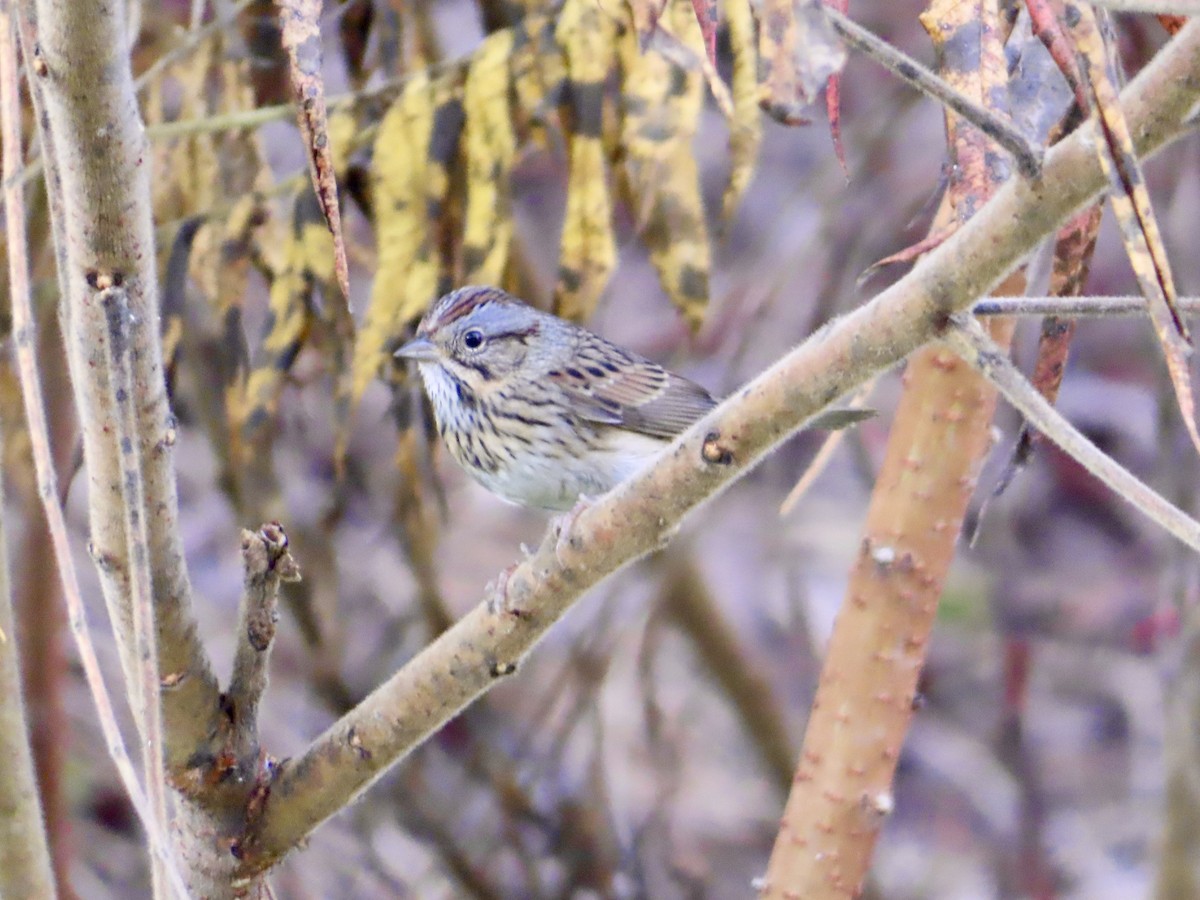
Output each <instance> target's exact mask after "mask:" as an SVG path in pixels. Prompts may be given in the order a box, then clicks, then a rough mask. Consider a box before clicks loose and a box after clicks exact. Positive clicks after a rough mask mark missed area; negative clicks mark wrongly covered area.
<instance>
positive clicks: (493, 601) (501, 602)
mask: <svg viewBox="0 0 1200 900" xmlns="http://www.w3.org/2000/svg"><path fill="white" fill-rule="evenodd" d="M519 565H520V563H513V564H512V565H511V566H508V567H507V568H505V569H504V570H503V571H502V572H501V573H500V574H499V575H497V576H496V580H495V581H493V582H490V583H489V584H488V586H487V590H488V592H489V593H488V599H487V610H488V612H489V613H490V614H491V615H493V616H502V615H510V616H519V615H521V610H519V609H517V608H516V607H514V606H513V604H512V602H511V600H510V598H509V596H508V579H509V578H511V577H512V574H513V572H515V571H517V566H519Z"/></svg>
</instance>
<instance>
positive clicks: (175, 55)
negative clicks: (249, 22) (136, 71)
mask: <svg viewBox="0 0 1200 900" xmlns="http://www.w3.org/2000/svg"><path fill="white" fill-rule="evenodd" d="M254 2H256V0H237V2H236V3H234V4H233V5H231V6H227V5H225V4H221V6H220V9H221V11H222V13H223V14H222V15H219V16H217V17H216V18H214V19H213V20H212V21H211V22H209V23H208V24H207V25H205V26H204V27H202V28H195V27H193V28H192V29H190V30H189V31H188V32H187V39H186V40H184V41H181V42H180V43H179V44H178V45H177V46H176V47H174V48H172V49H170V50H168V51H167V52H166V53H164V54H163V55H162V56H160V57H159V58H158V59H156V60H155V61H154V62H153V63H151V64H150V66H149V67H148V68H147V69H146V71H145V72H143V73H142V74H141V75H139V76H138V77H137V78H135V79H134V80H133V89H134V90H135V91H137V92H138V93H139V94H140V93H141V92H142V89H143V88H145V87H146V85H148V84H150V82H151V81H153V80H154V79H155V78H156V77H157V76H158V75H159V73H161V72H162V71H163V70H164V69H166V67H167V66H169V65H172V64H173V63H177V62H179V61H180V60H182V59H185V58H186V57H188V56H190V55H191V54H192V53H193V52H194V51H195V50H196V49H197V48H198V47H199V46H200V45H201V44H203V43H204V42H205V41H207V40H208V39H209V38H211V37H214V36H215V35H217V34H219V33H220V32H222V31H224V30H225V29H226V28H227V27H228V26H230V25H232V24H233V23H234V22H235V21H236V20H237V17H238V16H240V15H241V14H242V11H243V10H245V9H246V7H248V6H249V5H250V4H251V3H254ZM200 6H201V8H203V4H200Z"/></svg>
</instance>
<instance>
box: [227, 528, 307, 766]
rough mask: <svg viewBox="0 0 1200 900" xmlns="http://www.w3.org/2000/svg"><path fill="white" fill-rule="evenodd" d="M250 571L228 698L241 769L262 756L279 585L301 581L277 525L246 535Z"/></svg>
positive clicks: (246, 566)
mask: <svg viewBox="0 0 1200 900" xmlns="http://www.w3.org/2000/svg"><path fill="white" fill-rule="evenodd" d="M242 565H243V567H244V570H245V574H244V579H243V583H244V588H243V591H242V602H241V604H240V605H239V608H238V627H237V632H236V637H237V650H236V651H235V652H234V657H233V676H232V678H230V681H229V690H228V691H227V692H226V694H225V699H226V703H227V705H228V708H229V710H230V716H231V717H232V719H233V752H234V756H235V758H236V759H237V760H238V763H239V765H241V764H243V763H246V762H253V760H254V758H256V757H257V756H258V704H259V701H260V700H262V695H263V692H264V691H265V690H266V689H267V661H268V660H269V659H270V656H271V645H272V643H273V642H274V640H275V623H276V622H277V621H278V620H279V609H278V607H279V586H280V584H281V583H283V582H285V581H299V580H300V569H299V567H298V566H297V565H296V561H295V560H294V559H292V555H291V553H290V552H289V551H288V539H287V535H286V534H284V531H283V528H282V526H280V525H279V523H278V522H271V523H268V524H266V525H263V526H262V528H260V529H259V530H258V531H243V532H242Z"/></svg>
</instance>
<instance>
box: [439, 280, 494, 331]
mask: <svg viewBox="0 0 1200 900" xmlns="http://www.w3.org/2000/svg"><path fill="white" fill-rule="evenodd" d="M504 296H505V294H504V292H503V291H501V290H500V289H499V288H480V287H475V288H459V289H458V290H457V291H455V292H454V293H452V294H447V295H446V297H445V298H444V299H443V300H442V301H441V308H440V309H437V310H436V311H435V313H434V315H433V316H432V317H431V318H430V321H429V324H428V325H427V326H426V329H427V330H428V331H434V330H435V329H438V328H441V327H443V326H445V325H448V324H450V323H451V322H453V321H455V320H457V319H461V318H462V317H463V316H465V315H466V314H467V313H469V312H470V311H471V310H473V309H477V308H478V307H480V306H483V305H484V304H485V303H490V302H491V301H493V300H503V299H504Z"/></svg>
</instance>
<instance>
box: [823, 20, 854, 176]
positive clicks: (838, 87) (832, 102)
mask: <svg viewBox="0 0 1200 900" xmlns="http://www.w3.org/2000/svg"><path fill="white" fill-rule="evenodd" d="M825 5H826V6H828V7H829V8H830V9H835V10H837V11H838V12H840V13H841V14H842V15H845V14H846V13H848V12H849V11H850V0H825ZM825 115H826V116H828V117H829V136H830V137H831V138H832V139H833V153H834V155H835V156H836V157H837V161H838V165H840V166H841V167H842V174H843V175H846V176H847V177H849V175H850V173H849V170H847V168H846V148H845V146H844V145H843V144H842V73H841V72H834V73H833V74H832V75H830V76H829V81H828V82H826V84H825Z"/></svg>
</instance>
